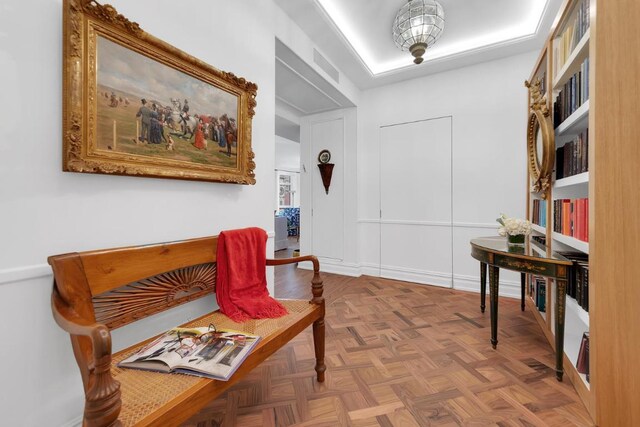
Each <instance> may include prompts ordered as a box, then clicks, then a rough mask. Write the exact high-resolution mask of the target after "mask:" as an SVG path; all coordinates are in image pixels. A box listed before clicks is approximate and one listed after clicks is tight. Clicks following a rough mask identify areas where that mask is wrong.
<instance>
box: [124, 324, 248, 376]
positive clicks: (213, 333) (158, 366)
mask: <svg viewBox="0 0 640 427" xmlns="http://www.w3.org/2000/svg"><path fill="white" fill-rule="evenodd" d="M258 341H260V337H259V336H257V335H249V334H246V333H244V332H235V331H220V330H216V329H215V328H212V326H209V328H174V329H171V330H169V331H167V332H166V333H164V334H163V335H161V336H160V337H158V338H157V339H155V340H153V341H152V342H150V343H149V344H147V345H146V346H144V347H143V348H141V349H140V350H138V351H137V352H136V353H134V354H132V355H131V356H129V357H128V358H126V359H124V360H123V361H122V362H120V363H118V366H120V367H123V368H135V369H144V370H149V371H158V372H179V373H183V374H189V375H196V376H200V377H206V378H213V379H217V380H222V381H227V380H228V379H229V377H231V375H233V373H234V372H235V371H236V369H238V367H239V366H240V365H241V364H242V362H243V361H244V359H245V358H246V357H247V355H248V354H249V353H250V352H251V350H252V349H253V348H254V347H255V346H256V344H258Z"/></svg>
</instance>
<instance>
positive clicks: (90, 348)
mask: <svg viewBox="0 0 640 427" xmlns="http://www.w3.org/2000/svg"><path fill="white" fill-rule="evenodd" d="M217 242H218V237H217V236H213V237H205V238H200V239H192V240H185V241H178V242H170V243H160V244H155V245H147V246H133V247H127V248H116V249H108V250H99V251H90V252H81V253H70V254H65V255H57V256H52V257H49V264H50V265H51V267H52V268H53V272H54V285H53V292H52V298H51V305H52V310H53V315H54V318H55V320H56V322H57V323H58V325H60V327H61V328H63V329H64V330H65V331H67V332H69V334H70V335H71V342H72V345H73V350H74V354H75V357H76V361H77V363H78V366H79V368H80V373H81V375H82V381H83V384H84V391H85V409H84V422H83V425H84V426H85V427H87V426H88V427H93V426H130V425H140V426H147V425H157V426H160V425H162V426H169V425H177V424H179V423H181V422H183V421H185V420H186V419H188V418H189V417H190V416H191V415H193V414H194V413H196V412H198V411H199V410H200V409H201V408H202V407H203V406H205V405H206V404H207V403H208V402H210V401H211V400H212V399H214V398H215V397H217V396H218V395H220V394H221V393H223V392H224V391H225V390H226V389H228V388H229V387H231V386H232V385H233V384H234V383H236V382H237V381H239V380H240V379H241V378H242V377H243V376H244V375H245V374H247V373H248V372H249V371H251V370H252V369H253V368H255V367H256V366H257V365H259V364H260V363H261V362H262V361H264V360H265V359H266V358H268V357H269V356H270V355H271V354H273V353H274V352H275V351H276V350H278V349H279V348H281V347H283V346H284V345H285V344H286V343H287V342H288V341H290V340H291V339H292V338H293V337H295V336H296V335H297V334H299V333H300V332H302V331H303V330H304V329H305V328H307V327H308V326H309V325H313V338H314V345H315V356H316V365H315V370H316V376H317V380H318V381H319V382H323V381H324V371H325V369H326V367H325V364H324V330H325V327H324V314H325V307H324V298H323V297H322V291H323V289H322V280H321V278H320V273H319V268H320V266H319V263H318V260H317V258H316V257H314V256H302V257H296V258H287V259H278V260H267V262H266V264H267V265H268V266H275V265H283V264H290V263H297V262H302V261H311V262H312V263H313V270H314V272H313V280H312V282H311V288H312V289H311V291H312V294H313V298H312V299H311V300H310V301H306V300H280V301H281V302H282V303H283V304H284V305H285V306H286V307H287V308H288V310H289V314H288V315H286V316H284V317H282V318H279V319H265V320H250V321H247V322H244V323H242V324H237V323H234V322H232V321H231V320H230V319H228V318H227V317H226V316H224V315H223V314H222V313H220V312H219V311H214V312H211V313H209V314H207V315H204V316H202V317H200V318H198V319H196V320H194V321H192V322H188V323H186V324H185V325H184V326H208V325H209V324H210V323H213V324H214V325H216V327H218V328H221V329H224V328H225V327H226V328H231V329H236V330H242V331H245V332H248V333H252V334H257V335H260V336H262V340H261V341H260V343H259V344H258V346H257V347H256V348H255V349H254V350H253V352H252V353H251V354H250V355H249V356H248V357H247V359H246V360H245V361H244V362H243V364H242V365H241V366H240V368H239V369H238V370H237V371H236V373H235V374H234V375H233V376H232V377H231V379H230V380H229V381H226V382H225V381H216V380H211V379H204V378H200V377H195V376H190V375H182V374H162V373H155V372H147V371H139V370H133V369H121V368H118V367H117V366H116V364H117V363H118V362H119V361H120V360H122V359H123V358H125V357H126V356H128V355H130V354H131V353H133V352H134V351H136V350H137V349H138V348H140V347H141V346H142V345H144V344H145V343H147V342H149V341H150V340H151V339H153V338H150V339H149V340H147V341H144V342H141V343H139V344H136V345H134V346H132V347H129V348H127V349H125V350H123V351H120V352H118V353H115V354H112V353H111V330H113V329H116V328H119V327H121V326H124V325H127V324H129V323H132V322H135V321H137V320H140V319H142V318H145V317H148V316H150V315H153V314H156V313H159V312H161V311H164V310H167V309H169V308H171V307H175V306H177V305H180V304H183V303H185V302H188V301H193V300H195V299H198V298H202V297H204V296H206V295H210V294H211V293H214V292H215V283H216V248H217Z"/></svg>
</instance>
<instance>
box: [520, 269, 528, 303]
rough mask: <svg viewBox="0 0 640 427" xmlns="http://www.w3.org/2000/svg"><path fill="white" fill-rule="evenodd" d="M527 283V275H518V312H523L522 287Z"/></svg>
mask: <svg viewBox="0 0 640 427" xmlns="http://www.w3.org/2000/svg"><path fill="white" fill-rule="evenodd" d="M526 283H527V275H526V274H525V273H520V310H521V311H524V287H525V284H526Z"/></svg>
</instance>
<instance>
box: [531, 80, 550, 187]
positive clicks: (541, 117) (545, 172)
mask: <svg viewBox="0 0 640 427" xmlns="http://www.w3.org/2000/svg"><path fill="white" fill-rule="evenodd" d="M525 85H526V86H527V87H528V88H529V91H530V94H531V103H530V109H531V113H530V114H529V121H528V124H527V156H528V164H529V176H530V178H531V191H532V192H535V193H541V194H540V196H541V197H542V198H543V199H546V197H547V190H548V189H549V187H550V186H551V175H552V173H553V166H554V162H555V154H556V153H555V140H554V133H553V125H552V123H551V119H550V117H549V109H548V107H547V104H546V100H545V99H544V98H543V97H542V95H541V92H540V81H539V80H536V81H535V82H534V83H533V84H530V83H529V82H526V83H525Z"/></svg>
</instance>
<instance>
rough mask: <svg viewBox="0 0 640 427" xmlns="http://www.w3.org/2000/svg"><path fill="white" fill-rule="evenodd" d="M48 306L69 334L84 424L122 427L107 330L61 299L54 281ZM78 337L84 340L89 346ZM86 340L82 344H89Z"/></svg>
mask: <svg viewBox="0 0 640 427" xmlns="http://www.w3.org/2000/svg"><path fill="white" fill-rule="evenodd" d="M51 309H52V311H53V317H54V319H55V321H56V323H57V324H58V325H59V326H60V327H61V328H62V329H64V330H65V331H67V332H68V333H69V334H70V335H71V341H72V342H73V347H74V348H73V350H74V353H75V356H76V361H77V362H78V367H79V368H80V373H81V375H82V382H83V383H84V388H85V404H84V420H83V425H84V426H91V427H107V426H122V424H121V423H120V422H119V421H118V415H119V414H120V408H121V406H122V400H121V392H120V383H119V382H118V381H116V380H115V379H113V376H112V375H111V332H109V328H107V327H106V326H105V325H103V324H101V323H95V322H91V321H89V320H87V319H86V318H83V317H82V316H80V315H79V314H78V313H77V312H76V311H74V310H73V308H72V307H70V306H69V305H68V304H67V303H66V302H65V301H64V299H63V298H62V296H61V295H60V293H59V292H58V289H57V287H56V285H55V283H54V286H53V292H52V293H51ZM80 340H85V342H86V340H88V341H89V342H90V345H91V348H88V346H86V345H83V344H82V343H81V342H80ZM89 342H87V343H86V344H89Z"/></svg>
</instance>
